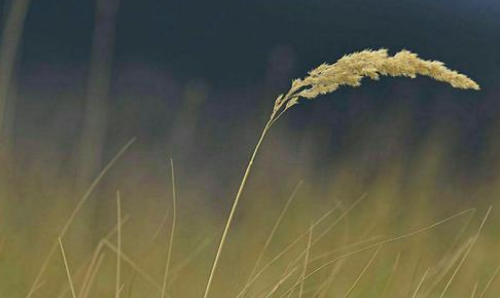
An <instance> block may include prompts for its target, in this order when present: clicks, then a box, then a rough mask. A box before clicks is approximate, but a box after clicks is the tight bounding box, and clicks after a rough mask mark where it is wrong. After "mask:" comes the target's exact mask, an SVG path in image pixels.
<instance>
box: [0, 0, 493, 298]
mask: <svg viewBox="0 0 500 298" xmlns="http://www.w3.org/2000/svg"><path fill="white" fill-rule="evenodd" d="M117 6H118V5H117V1H108V0H103V1H99V2H98V5H97V7H96V8H97V9H96V24H95V26H96V30H95V32H96V33H95V36H94V40H93V42H92V47H91V57H90V61H89V65H88V68H89V69H88V70H87V69H86V70H85V71H82V70H81V69H77V68H76V67H75V69H73V67H72V66H67V67H61V68H59V69H58V68H57V67H56V66H53V65H51V64H50V63H49V62H47V63H46V64H42V65H35V66H33V65H29V66H23V65H22V62H23V60H22V59H20V58H19V57H21V56H20V53H21V52H22V42H21V41H22V37H23V34H24V32H23V30H24V28H23V23H24V20H25V18H26V13H27V11H28V8H29V7H30V1H29V0H12V1H10V2H9V5H6V6H5V7H4V8H3V9H4V10H5V11H2V12H3V15H2V16H5V20H3V27H2V43H1V44H0V168H1V169H2V170H1V171H0V298H3V297H6V298H25V297H26V298H35V297H51V298H52V297H55V298H59V297H61V298H62V297H71V298H87V297H113V296H114V297H115V298H119V297H121V298H136V297H137V298H142V297H160V298H163V297H162V293H165V295H164V296H165V297H188V298H189V297H202V296H203V292H204V291H205V289H206V284H207V278H208V277H209V274H210V269H211V268H210V267H211V265H212V263H213V258H214V254H215V253H216V250H217V244H218V241H219V239H220V237H221V232H222V230H223V227H224V220H225V218H226V217H227V214H228V213H229V210H230V207H231V204H230V203H231V201H230V199H231V198H233V196H234V193H236V190H237V186H238V182H239V179H240V177H241V175H242V174H243V172H244V170H245V161H246V160H247V158H248V155H249V153H250V149H251V148H252V146H254V142H255V139H256V137H257V136H258V132H259V130H261V129H262V127H261V126H262V125H263V123H265V120H266V117H267V115H266V114H265V113H263V111H268V110H269V108H270V107H271V104H272V101H270V100H271V99H272V98H275V97H276V95H277V94H279V93H280V92H283V91H284V90H282V88H287V87H288V85H287V84H288V82H289V80H290V77H291V76H292V74H293V71H294V70H293V68H294V66H293V64H294V63H295V59H296V57H295V56H294V55H295V54H294V52H293V49H291V48H288V47H286V46H281V47H277V48H276V49H275V51H274V52H273V53H271V56H272V57H271V59H270V60H269V61H268V62H269V65H268V69H267V70H266V71H267V73H266V74H265V75H264V76H265V78H263V79H262V80H261V81H259V82H260V83H259V84H253V85H250V86H245V87H241V86H239V87H232V88H229V87H225V86H223V87H222V88H221V87H220V86H211V85H210V83H209V82H207V81H205V80H204V79H203V78H185V77H183V75H179V74H175V73H174V74H172V73H165V72H163V71H162V70H161V69H160V68H158V69H156V68H151V67H148V66H146V65H142V64H141V63H136V64H134V63H128V64H127V63H124V64H120V67H117V68H116V69H113V66H114V64H113V46H114V25H115V18H116V14H117V9H118V7H117ZM7 8H8V9H7ZM332 59H333V58H332ZM464 63H465V62H464ZM86 67H87V66H85V67H84V68H86ZM112 70H114V72H112ZM236 81H238V79H236ZM364 84H365V85H366V89H364V90H355V91H353V90H349V91H345V92H344V91H340V92H338V93H336V94H334V95H333V96H325V97H324V99H321V100H318V102H317V103H315V105H316V107H315V108H313V107H312V105H310V104H304V106H303V107H301V110H299V111H295V110H293V111H290V112H289V113H288V114H287V115H286V117H284V118H285V119H281V120H280V122H279V123H278V124H277V125H275V126H274V127H273V129H272V131H271V132H270V135H269V137H268V138H267V139H266V140H265V142H264V144H263V147H262V151H261V152H260V154H259V156H258V158H257V160H256V163H255V169H254V170H253V172H252V173H251V176H250V179H249V183H248V185H247V187H246V188H245V190H244V192H243V196H242V202H241V205H240V206H239V208H238V210H237V213H236V217H235V222H234V225H233V226H232V227H231V229H230V230H229V236H228V239H227V242H226V245H225V247H224V249H223V251H222V257H221V262H220V264H219V266H218V268H217V270H216V271H215V275H214V282H213V287H212V289H211V291H210V295H209V296H210V297H234V298H244V297H245V298H270V297H274V298H289V297H298V298H306V297H311V298H326V297H340V298H347V297H366V298H372V297H377V298H378V297H380V298H390V297H395V298H396V297H397V298H399V297H408V298H417V297H419V298H424V297H426V298H445V297H447V298H451V297H465V298H487V297H492V298H493V297H497V296H498V294H497V293H498V292H499V291H500V282H499V280H498V279H499V278H498V277H497V274H498V273H499V272H500V253H499V251H500V250H499V247H500V240H499V237H498V235H499V232H500V230H499V228H498V227H499V224H500V221H499V218H500V216H499V211H498V207H497V206H498V198H499V195H500V159H499V157H498V156H499V154H498V153H499V152H500V142H498V141H497V139H498V137H497V136H498V132H499V128H500V123H498V120H496V119H498V117H497V116H498V115H497V114H498V112H497V111H498V104H496V103H495V102H496V99H497V98H496V97H497V93H498V92H496V93H495V90H493V91H492V89H488V88H485V91H484V92H485V94H486V95H485V97H487V98H488V100H485V101H484V102H482V103H481V104H483V106H481V107H476V106H479V103H476V102H468V101H467V100H468V98H469V96H471V93H467V92H464V93H461V94H458V93H454V92H452V91H449V90H447V89H444V88H443V89H441V88H442V87H439V86H438V85H437V84H435V83H434V82H428V81H425V80H423V79H422V80H420V79H418V81H416V82H411V83H409V84H408V83H405V82H402V81H401V80H400V79H387V81H384V82H380V83H377V86H375V85H374V84H375V83H373V82H371V83H370V82H366V83H364ZM410 85H411V86H410ZM283 86H285V87H283ZM364 87H365V86H364ZM487 87H488V86H487ZM377 88H380V89H377ZM374 90H382V91H377V92H373V91H374ZM496 91H498V90H496ZM381 96H383V97H386V99H385V101H384V102H383V103H382V102H379V101H377V100H378V99H380V97H381ZM420 101H423V102H424V104H423V105H422V106H420V105H419V104H416V102H420ZM457 102H460V105H462V107H463V106H466V107H468V109H467V108H466V109H459V108H457V105H458V104H457ZM422 107H423V108H422ZM464 111H465V112H464ZM483 118H484V119H483ZM483 120H484V122H481V121H483ZM170 159H172V160H173V165H174V166H173V171H171V168H170V167H171V164H170ZM173 174H175V179H172V178H173ZM174 197H175V198H176V207H175V210H174V207H173V199H174ZM174 214H175V223H176V225H175V227H176V228H175V230H174V231H175V233H173V234H172V231H173V222H174ZM172 235H173V237H172ZM169 256H170V257H171V258H169ZM166 264H168V266H167V265H166ZM166 268H168V272H167V273H168V274H165V272H166V270H165V269H166ZM165 276H166V277H165Z"/></svg>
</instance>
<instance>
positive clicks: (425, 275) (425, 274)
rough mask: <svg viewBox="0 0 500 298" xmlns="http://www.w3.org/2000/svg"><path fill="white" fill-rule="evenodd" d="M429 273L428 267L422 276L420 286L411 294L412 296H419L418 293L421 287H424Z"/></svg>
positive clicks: (415, 297) (414, 297)
mask: <svg viewBox="0 0 500 298" xmlns="http://www.w3.org/2000/svg"><path fill="white" fill-rule="evenodd" d="M428 274H429V268H427V270H425V273H424V276H422V279H421V280H420V282H419V283H418V286H417V288H416V289H415V292H414V293H413V295H412V296H411V297H412V298H417V294H418V291H419V290H420V288H421V287H422V285H423V284H424V281H425V278H426V277H427V275H428Z"/></svg>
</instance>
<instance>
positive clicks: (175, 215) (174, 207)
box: [160, 159, 177, 298]
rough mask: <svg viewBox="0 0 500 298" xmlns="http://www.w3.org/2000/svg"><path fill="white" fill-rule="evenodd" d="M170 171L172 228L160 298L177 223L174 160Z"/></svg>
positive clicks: (166, 275)
mask: <svg viewBox="0 0 500 298" xmlns="http://www.w3.org/2000/svg"><path fill="white" fill-rule="evenodd" d="M170 171H171V173H170V174H171V179H172V180H171V181H172V210H173V216H172V228H171V230H170V239H169V244H168V253H167V261H166V264H165V273H164V275H163V284H162V287H161V296H160V298H164V297H165V293H166V291H167V280H168V270H169V268H170V259H171V258H172V248H173V246H174V235H175V225H176V223H177V197H176V190H175V170H174V160H173V159H170Z"/></svg>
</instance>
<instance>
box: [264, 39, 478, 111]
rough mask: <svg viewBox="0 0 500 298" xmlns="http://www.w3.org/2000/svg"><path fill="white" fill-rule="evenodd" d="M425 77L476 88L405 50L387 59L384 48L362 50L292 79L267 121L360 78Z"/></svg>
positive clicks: (356, 84) (355, 83) (353, 84)
mask: <svg viewBox="0 0 500 298" xmlns="http://www.w3.org/2000/svg"><path fill="white" fill-rule="evenodd" d="M417 75H421V76H427V77H430V78H432V79H434V80H436V81H440V82H445V83H448V84H450V85H451V86H452V87H454V88H459V89H473V90H479V89H480V87H479V85H478V84H477V83H476V82H474V81H473V80H471V79H470V78H468V77H467V76H466V75H463V74H460V73H458V72H456V71H454V70H450V69H448V68H447V67H446V66H445V65H444V63H442V62H439V61H432V60H423V59H420V58H419V57H418V55H417V54H415V53H412V52H410V51H407V50H403V51H400V52H399V53H397V54H396V55H394V56H393V57H390V56H389V55H388V53H387V50H386V49H380V50H377V51H372V50H364V51H361V52H356V53H353V54H350V55H346V56H344V57H342V58H341V59H339V60H338V61H337V62H336V63H335V64H326V63H325V64H322V65H320V66H319V67H317V68H315V69H313V70H312V71H310V72H309V75H308V76H307V77H305V78H304V79H296V80H294V81H293V82H292V86H291V88H290V90H289V91H288V93H286V94H282V95H280V96H278V98H277V99H276V101H275V104H274V109H273V113H272V115H271V118H276V117H278V116H277V115H279V113H280V112H284V111H285V110H287V109H289V108H290V107H292V106H294V105H296V104H298V103H299V99H300V98H304V99H314V98H316V97H318V96H319V95H323V94H328V93H331V92H334V91H336V90H337V89H338V88H340V87H341V86H351V87H359V86H361V80H362V79H363V78H364V77H369V78H370V79H372V80H379V79H380V76H391V77H409V78H412V79H413V78H415V77H417Z"/></svg>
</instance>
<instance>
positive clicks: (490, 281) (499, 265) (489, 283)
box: [479, 264, 500, 298]
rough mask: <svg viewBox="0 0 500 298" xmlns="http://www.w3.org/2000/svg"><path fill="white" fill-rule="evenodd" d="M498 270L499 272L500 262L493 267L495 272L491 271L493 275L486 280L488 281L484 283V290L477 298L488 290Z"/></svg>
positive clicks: (481, 296)
mask: <svg viewBox="0 0 500 298" xmlns="http://www.w3.org/2000/svg"><path fill="white" fill-rule="evenodd" d="M498 272H500V264H498V266H497V268H496V269H495V272H493V275H492V276H491V277H490V279H489V280H488V283H487V284H486V286H485V287H484V290H483V291H482V292H481V294H480V295H479V298H483V297H484V296H485V295H486V293H487V292H488V290H489V288H490V287H491V285H492V284H493V281H494V280H495V277H496V276H497V275H498Z"/></svg>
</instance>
